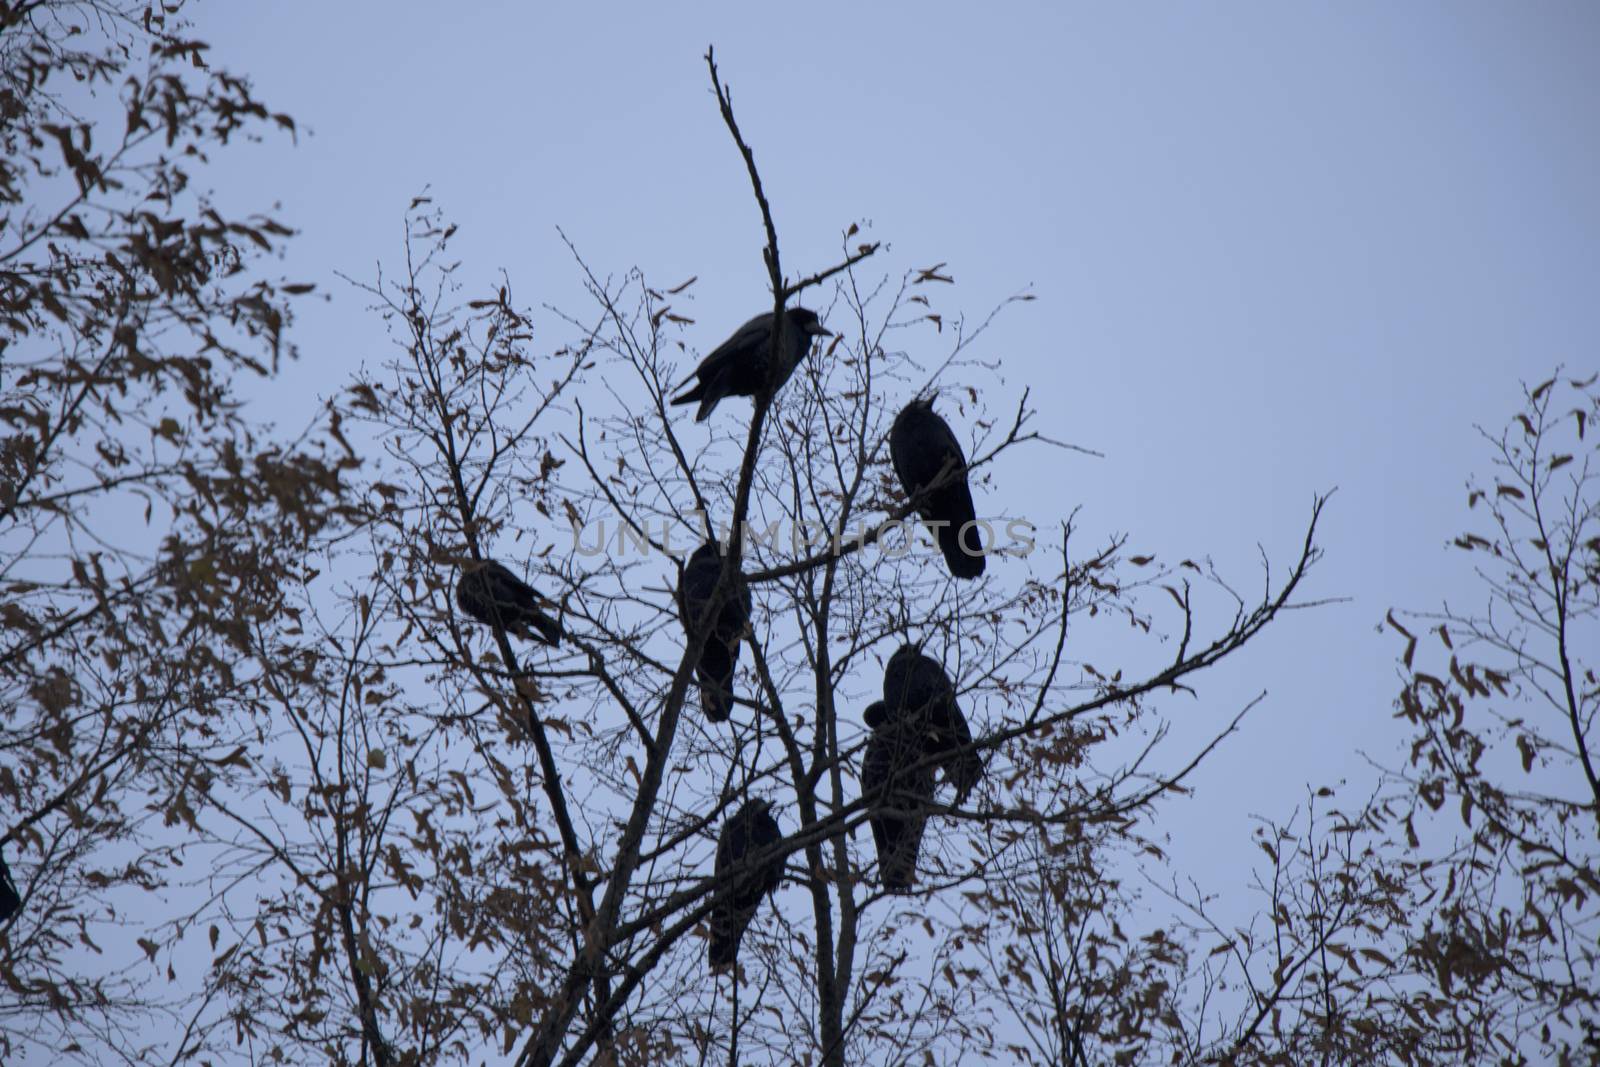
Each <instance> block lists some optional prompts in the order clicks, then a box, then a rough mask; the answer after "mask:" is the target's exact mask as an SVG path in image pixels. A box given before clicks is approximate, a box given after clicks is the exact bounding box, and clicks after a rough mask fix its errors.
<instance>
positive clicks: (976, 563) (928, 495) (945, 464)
mask: <svg viewBox="0 0 1600 1067" xmlns="http://www.w3.org/2000/svg"><path fill="white" fill-rule="evenodd" d="M889 458H890V459H892V460H893V461H894V472H895V474H896V475H898V476H899V478H900V488H902V489H904V490H905V493H906V496H908V497H910V498H912V499H914V500H916V501H917V514H919V515H921V516H922V517H923V518H924V519H926V520H928V521H929V522H943V523H944V524H945V525H943V526H940V527H938V529H937V532H936V534H935V536H936V537H937V538H938V540H939V549H940V551H942V552H943V553H944V560H945V563H946V564H948V565H949V567H950V573H951V574H953V575H955V576H956V577H957V578H976V577H978V576H979V575H981V574H982V573H983V535H982V533H981V532H980V530H981V528H980V527H979V526H977V525H975V524H974V525H971V526H967V525H966V524H967V523H975V520H976V519H977V512H976V511H975V510H974V508H973V506H972V490H971V489H970V488H968V486H967V457H966V456H965V455H964V454H962V451H961V442H959V441H957V440H956V435H955V434H954V433H953V432H951V430H950V424H949V423H947V422H945V421H944V419H942V418H940V417H939V416H938V415H936V414H934V411H933V401H932V399H927V400H922V399H918V400H913V401H911V403H909V404H907V405H906V406H905V407H904V408H902V409H901V411H900V414H898V415H896V416H895V419H894V425H893V426H892V427H890V429H889ZM935 483H937V485H935ZM918 494H921V495H920V496H919V495H918Z"/></svg>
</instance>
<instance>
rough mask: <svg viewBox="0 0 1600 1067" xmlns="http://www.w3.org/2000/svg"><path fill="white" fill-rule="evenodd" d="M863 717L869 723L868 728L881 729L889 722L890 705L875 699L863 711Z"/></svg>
mask: <svg viewBox="0 0 1600 1067" xmlns="http://www.w3.org/2000/svg"><path fill="white" fill-rule="evenodd" d="M861 718H862V720H863V721H864V722H865V723H866V724H867V729H869V730H880V729H882V728H883V727H885V726H887V725H888V724H889V707H888V705H886V704H885V703H884V702H883V701H881V700H874V701H873V702H872V703H871V704H868V705H867V710H866V711H864V712H862V713H861Z"/></svg>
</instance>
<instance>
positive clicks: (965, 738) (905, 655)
mask: <svg viewBox="0 0 1600 1067" xmlns="http://www.w3.org/2000/svg"><path fill="white" fill-rule="evenodd" d="M883 702H884V706H885V709H886V714H888V715H890V716H893V717H896V718H900V717H910V718H911V719H913V720H914V721H915V722H916V724H918V725H919V726H920V728H921V729H922V730H923V731H924V732H923V751H924V755H928V756H937V755H941V754H948V755H946V758H945V759H944V760H943V761H942V762H941V763H940V765H939V766H940V767H941V769H943V771H944V778H945V781H947V782H949V783H951V784H952V785H954V786H955V789H956V803H957V804H960V803H962V802H963V801H965V800H966V799H967V795H968V794H969V793H971V792H972V788H973V786H975V785H977V784H978V780H979V779H980V778H982V777H983V757H982V756H980V755H979V754H978V753H977V752H975V751H970V750H969V751H966V752H962V751H960V749H961V746H963V745H967V744H970V743H971V742H972V731H971V730H970V729H969V728H968V726H967V717H966V716H965V715H963V714H962V713H961V706H960V705H959V704H957V703H956V688H955V686H954V685H953V684H952V683H951V681H950V676H949V675H947V674H946V673H945V672H944V668H943V667H941V666H940V665H939V662H938V660H935V659H933V658H932V657H930V656H925V655H923V654H922V652H921V651H920V650H919V649H918V648H917V646H916V645H901V646H900V648H899V649H897V650H896V651H895V654H894V655H892V656H890V657H889V662H888V664H887V665H886V666H885V667H884V671H883ZM911 728H913V729H914V728H916V727H911Z"/></svg>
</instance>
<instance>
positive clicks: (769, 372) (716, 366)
mask: <svg viewBox="0 0 1600 1067" xmlns="http://www.w3.org/2000/svg"><path fill="white" fill-rule="evenodd" d="M783 314H784V319H785V320H786V321H785V322H784V324H783V339H782V343H783V352H782V354H781V357H780V360H779V365H778V366H777V367H776V368H774V367H772V365H771V363H772V322H773V316H772V314H771V312H768V313H767V314H765V315H757V316H756V317H755V318H753V319H751V320H750V321H749V322H747V323H745V324H744V325H743V326H741V327H739V328H738V329H737V330H735V331H734V333H733V336H732V337H730V338H728V339H727V340H726V341H724V342H722V343H721V344H720V345H718V346H717V347H716V348H715V349H713V350H712V352H711V354H710V355H709V356H707V357H706V358H705V359H702V360H701V361H700V365H699V366H698V367H696V368H695V369H694V374H693V375H691V377H693V378H696V379H698V381H697V383H696V384H695V387H694V388H693V389H690V390H689V391H688V392H686V393H681V394H679V395H678V396H675V397H673V398H672V402H673V403H674V404H693V403H695V402H696V401H698V402H699V404H700V410H699V411H697V412H695V416H694V421H695V422H705V421H706V419H707V418H709V417H710V415H711V412H712V411H713V410H714V409H715V408H716V406H717V403H718V401H721V400H724V399H726V398H727V397H730V396H751V397H753V396H757V395H760V394H766V395H768V396H771V395H772V394H774V393H776V392H777V391H778V389H779V388H781V387H782V385H783V383H784V382H786V381H788V380H789V375H791V374H793V373H794V369H795V368H796V367H797V366H799V365H800V361H801V360H802V359H804V358H805V356H806V353H807V352H809V351H810V350H811V339H812V338H813V337H832V336H833V331H831V330H827V329H824V328H823V326H822V323H821V322H819V321H818V320H817V313H816V312H815V311H811V310H809V309H807V308H800V307H794V308H788V309H786V310H785V311H784V313H783ZM688 384H689V379H688V378H685V379H684V380H683V382H682V384H680V385H679V386H678V388H680V389H682V388H683V386H685V385H688Z"/></svg>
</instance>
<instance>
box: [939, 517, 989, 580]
mask: <svg viewBox="0 0 1600 1067" xmlns="http://www.w3.org/2000/svg"><path fill="white" fill-rule="evenodd" d="M939 550H940V551H941V552H943V553H944V561H945V563H946V564H947V565H948V566H949V567H950V573H951V574H953V575H955V576H956V577H957V578H977V577H980V576H981V575H982V574H983V567H984V556H983V532H982V528H981V527H979V526H978V525H977V524H976V523H969V522H968V520H955V521H952V522H951V523H950V524H949V525H948V526H941V527H939Z"/></svg>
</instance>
